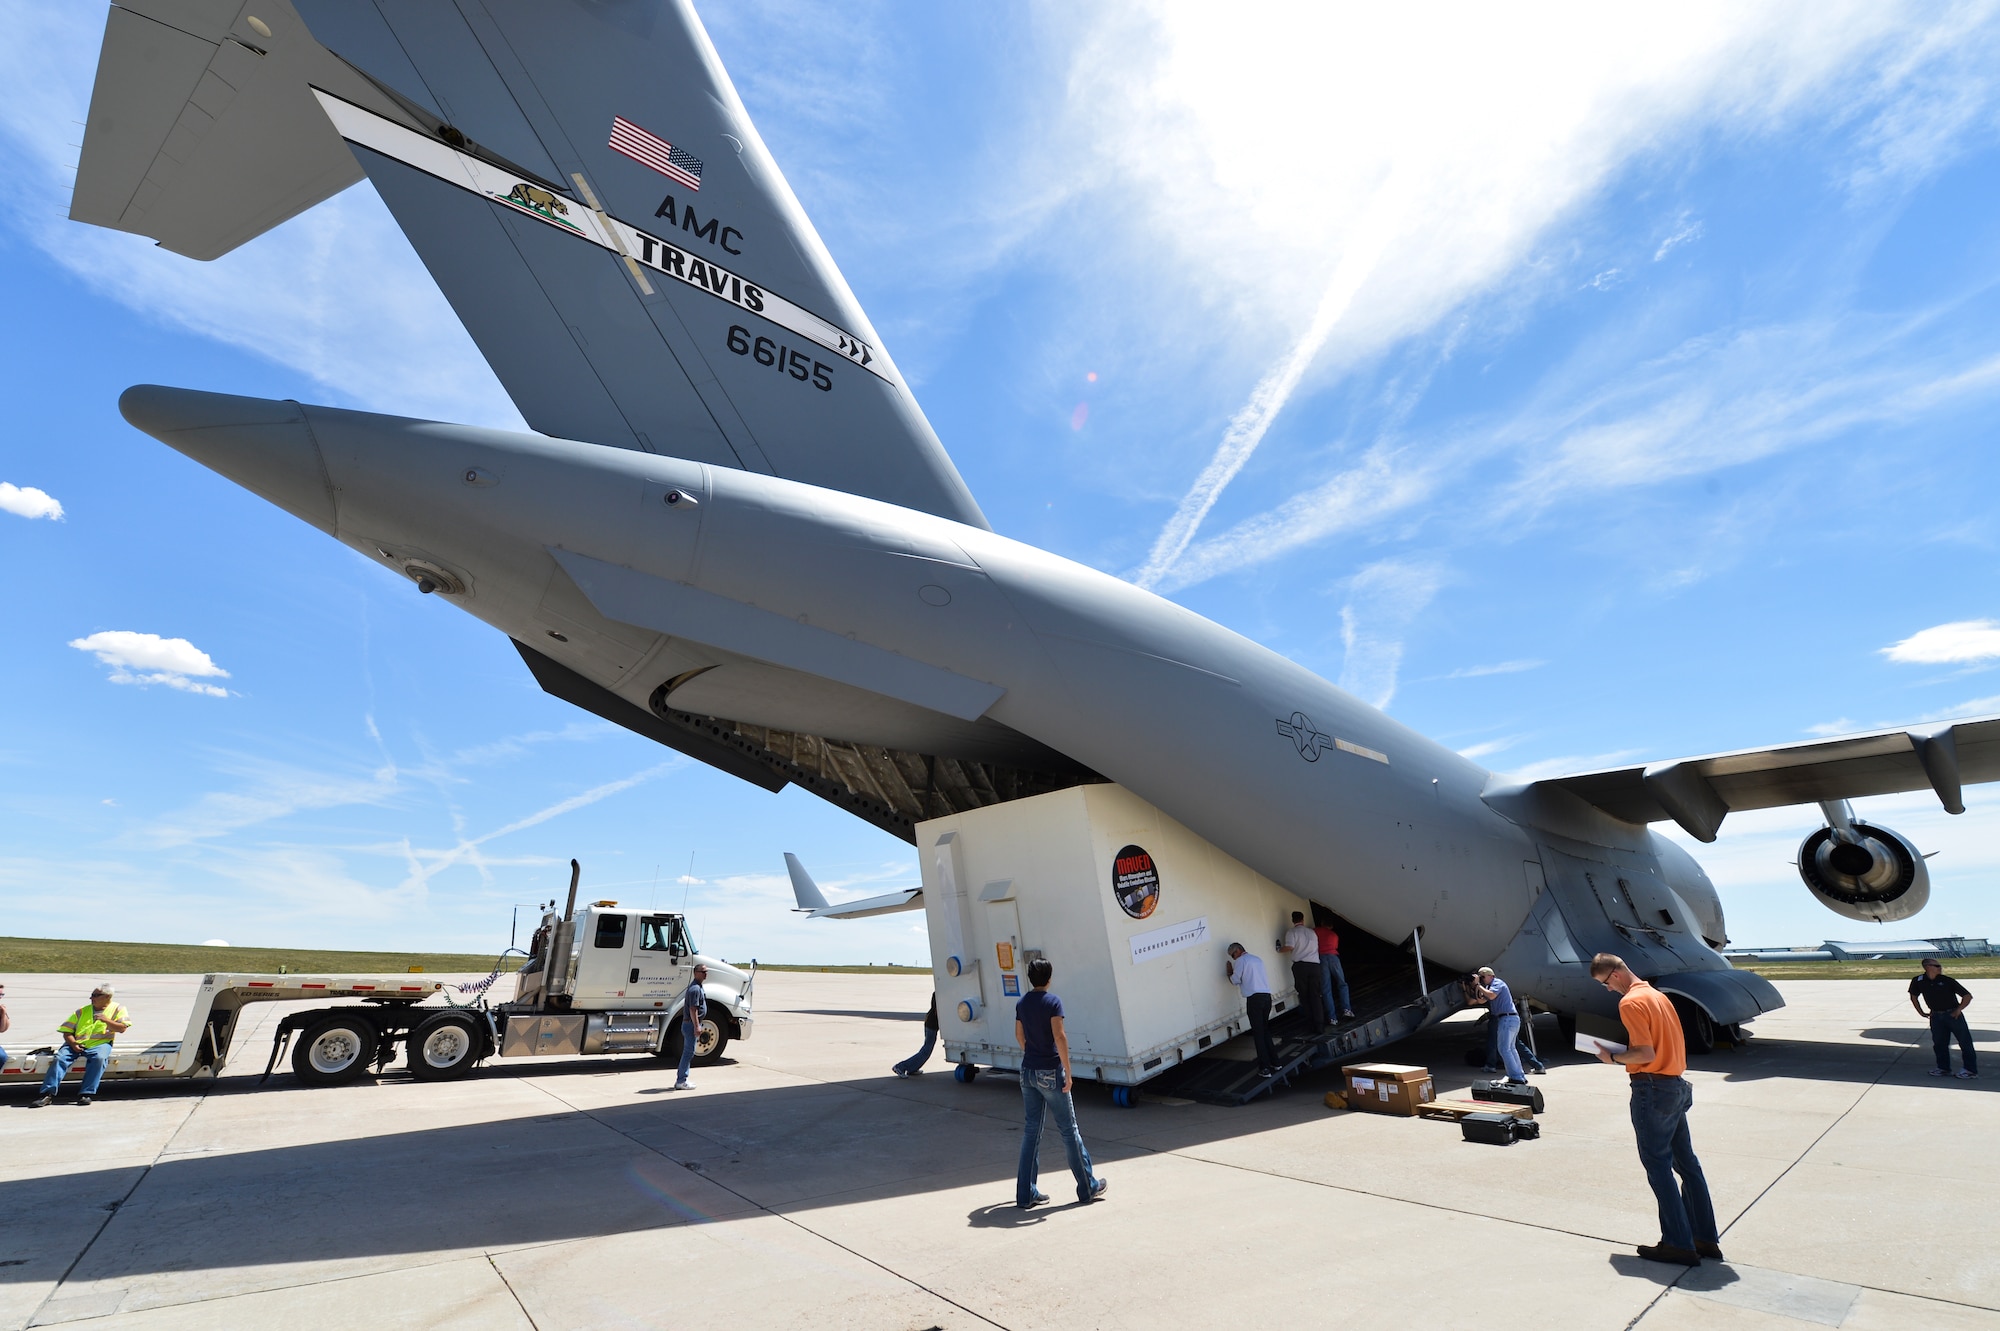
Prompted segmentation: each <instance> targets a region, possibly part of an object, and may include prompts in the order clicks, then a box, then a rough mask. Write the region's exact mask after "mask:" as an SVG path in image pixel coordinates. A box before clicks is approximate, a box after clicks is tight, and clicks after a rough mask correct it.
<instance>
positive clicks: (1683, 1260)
mask: <svg viewBox="0 0 2000 1331" xmlns="http://www.w3.org/2000/svg"><path fill="white" fill-rule="evenodd" d="M1717 1251H1720V1249H1718V1250H1717ZM1639 1255H1640V1256H1641V1257H1643V1258H1645V1259H1646V1260H1647V1261H1649V1262H1671V1263H1673V1264H1674V1265H1675V1266H1700V1265H1701V1254H1699V1253H1697V1252H1694V1251H1693V1250H1691V1249H1688V1248H1676V1247H1674V1246H1673V1245H1672V1244H1668V1243H1642V1244H1640V1245H1639Z"/></svg>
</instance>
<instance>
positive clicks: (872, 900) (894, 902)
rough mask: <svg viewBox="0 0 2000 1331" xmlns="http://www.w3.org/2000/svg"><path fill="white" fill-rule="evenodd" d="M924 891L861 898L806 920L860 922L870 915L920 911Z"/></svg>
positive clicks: (911, 890)
mask: <svg viewBox="0 0 2000 1331" xmlns="http://www.w3.org/2000/svg"><path fill="white" fill-rule="evenodd" d="M923 908H924V890H923V889H922V888H921V887H906V888H903V889H902V890H901V891H897V892H885V893H883V894H882V895H881V896H879V897H863V898H862V899H861V900H859V901H843V902H841V903H840V904H839V905H838V906H828V907H827V908H826V909H825V910H816V911H814V912H813V913H812V914H810V915H808V916H807V917H806V918H807V919H809V920H861V919H866V918H867V917H869V916H870V915H894V914H895V913H896V912H897V911H899V910H922V909H923Z"/></svg>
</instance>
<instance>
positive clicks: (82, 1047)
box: [29, 983, 132, 1109]
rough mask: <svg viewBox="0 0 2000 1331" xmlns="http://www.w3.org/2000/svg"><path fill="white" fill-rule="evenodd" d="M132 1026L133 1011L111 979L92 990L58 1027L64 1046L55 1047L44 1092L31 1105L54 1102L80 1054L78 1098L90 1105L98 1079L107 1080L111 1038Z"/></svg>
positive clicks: (43, 1083)
mask: <svg viewBox="0 0 2000 1331" xmlns="http://www.w3.org/2000/svg"><path fill="white" fill-rule="evenodd" d="M131 1026H132V1014H131V1013H129V1012H127V1011H126V1010H125V1007H124V1005H123V1004H121V1003H119V1002H118V994H117V991H116V990H114V989H113V988H112V987H111V985H110V984H109V983H105V984H100V985H98V986H97V987H96V988H95V989H93V990H91V991H90V1001H89V1002H88V1003H86V1004H84V1005H83V1006H82V1007H80V1008H78V1009H77V1010H76V1011H74V1012H72V1013H70V1015H69V1016H68V1017H67V1018H66V1019H65V1020H64V1021H63V1024H62V1025H60V1026H58V1027H57V1028H56V1029H57V1030H59V1031H60V1032H62V1038H63V1044H62V1048H60V1049H58V1050H56V1058H55V1062H54V1063H51V1064H50V1065H49V1075H48V1076H46V1077H44V1078H42V1093H41V1094H40V1095H39V1096H37V1097H36V1098H35V1099H34V1100H32V1101H30V1102H29V1107H30V1108H33V1109H40V1108H42V1107H43V1106H45V1105H52V1104H54V1103H55V1102H56V1088H57V1087H58V1086H61V1085H62V1079H63V1078H64V1077H66V1076H68V1075H69V1070H70V1068H72V1067H74V1066H75V1065H76V1061H77V1060H78V1059H79V1058H80V1059H82V1060H83V1091H82V1093H81V1094H79V1095H78V1096H77V1097H76V1102H77V1103H78V1104H80V1105H87V1104H89V1103H90V1102H91V1101H93V1100H95V1099H96V1098H97V1086H98V1083H99V1082H101V1081H103V1080H104V1069H105V1067H106V1066H107V1065H108V1064H109V1063H110V1062H111V1042H112V1041H113V1040H116V1039H117V1038H118V1036H119V1035H120V1034H121V1033H122V1032H124V1031H127V1030H130V1029H131Z"/></svg>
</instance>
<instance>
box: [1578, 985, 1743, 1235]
mask: <svg viewBox="0 0 2000 1331" xmlns="http://www.w3.org/2000/svg"><path fill="white" fill-rule="evenodd" d="M1590 976H1591V978H1592V979H1594V980H1596V981H1597V982H1598V983H1599V984H1602V985H1603V986H1604V987H1605V988H1606V989H1609V990H1611V992H1613V993H1615V994H1617V995H1618V1019H1619V1020H1620V1021H1622V1022H1624V1023H1625V1035H1626V1038H1627V1039H1628V1040H1629V1041H1630V1044H1628V1045H1627V1046H1626V1048H1625V1049H1624V1051H1623V1052H1621V1053H1616V1054H1614V1053H1612V1052H1611V1051H1610V1050H1608V1049H1606V1048H1604V1047H1603V1046H1602V1045H1600V1046H1598V1050H1597V1057H1598V1058H1599V1059H1600V1060H1602V1061H1603V1062H1606V1063H1617V1064H1621V1065H1622V1066H1623V1067H1624V1069H1625V1071H1626V1072H1628V1073H1630V1074H1631V1078H1630V1080H1631V1083H1632V1130H1633V1132H1634V1133H1636V1134H1637V1135H1638V1138H1639V1162H1640V1163H1641V1164H1643V1165H1644V1166H1645V1167H1646V1182H1648V1183H1650V1184H1651V1185H1652V1187H1653V1197H1654V1199H1655V1200H1656V1201H1657V1202H1658V1203H1659V1206H1660V1241H1659V1242H1658V1243H1654V1244H1641V1245H1640V1247H1639V1255H1640V1256H1641V1257H1644V1258H1645V1259H1646V1260H1648V1261H1652V1262H1674V1263H1678V1264H1679V1265H1681V1266H1699V1265H1701V1259H1702V1258H1704V1257H1713V1258H1715V1259H1716V1260H1717V1261H1721V1260H1722V1245H1721V1236H1720V1235H1718V1234H1717V1233H1716V1229H1715V1204H1714V1203H1713V1202H1712V1201H1710V1200H1709V1196H1708V1179H1707V1178H1706V1177H1704V1176H1703V1174H1702V1172H1701V1161H1699V1160H1697V1159H1695V1158H1694V1141H1693V1139H1692V1138H1691V1137H1689V1135H1688V1121H1687V1112H1688V1106H1689V1105H1691V1104H1693V1103H1694V1088H1693V1087H1692V1086H1690V1085H1688V1083H1687V1079H1686V1078H1685V1077H1683V1076H1681V1074H1682V1073H1683V1072H1685V1071H1687V1042H1686V1041H1685V1040H1684V1039H1683V1038H1682V1037H1681V1019H1680V1014H1679V1013H1677V1012H1675V1011H1674V1004H1673V1000H1672V999H1670V998H1668V997H1667V996H1666V995H1665V994H1663V993H1661V992H1660V991H1659V990H1657V989H1655V988H1654V987H1653V986H1652V985H1650V984H1647V983H1646V982H1645V981H1644V980H1642V979H1640V978H1639V977H1638V976H1636V975H1634V974H1633V973H1632V972H1631V971H1630V970H1629V969H1627V967H1626V965H1625V962H1624V959H1623V958H1621V957H1616V956H1613V955H1612V954H1611V953H1609V952H1600V953H1598V954H1597V955H1596V956H1595V957H1592V958H1591V960H1590ZM1675 1174H1679V1175H1680V1182H1679V1183H1678V1184H1676V1183H1675V1181H1674V1175H1675Z"/></svg>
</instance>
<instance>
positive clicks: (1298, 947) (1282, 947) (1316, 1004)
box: [1278, 910, 1328, 1035]
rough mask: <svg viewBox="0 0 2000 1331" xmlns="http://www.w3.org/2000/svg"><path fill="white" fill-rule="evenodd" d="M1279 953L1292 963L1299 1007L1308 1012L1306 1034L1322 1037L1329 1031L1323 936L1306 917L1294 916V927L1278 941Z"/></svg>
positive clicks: (1302, 915) (1294, 913) (1304, 915)
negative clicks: (1321, 961)
mask: <svg viewBox="0 0 2000 1331" xmlns="http://www.w3.org/2000/svg"><path fill="white" fill-rule="evenodd" d="M1278 951H1280V952H1283V953H1284V954H1286V955H1287V956H1289V957H1290V958H1291V959H1292V983H1293V984H1294V985H1296V986H1297V987H1298V991H1299V1006H1300V1007H1301V1008H1303V1009H1305V1014H1306V1031H1307V1033H1308V1034H1311V1035H1318V1034H1319V1033H1320V1032H1321V1031H1324V1030H1325V1029H1326V1028H1327V1025H1328V1021H1327V1015H1326V1004H1325V1003H1324V1002H1322V1001H1321V999H1320V996H1319V995H1320V982H1321V980H1322V978H1323V976H1324V972H1322V971H1321V970H1320V965H1319V935H1317V934H1315V933H1314V932H1313V931H1312V927H1311V926H1310V925H1308V924H1307V923H1306V913H1305V912H1304V911H1302V910H1295V911H1293V912H1292V927H1291V928H1289V929H1287V930H1285V936H1284V937H1283V938H1280V939H1279V940H1278Z"/></svg>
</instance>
